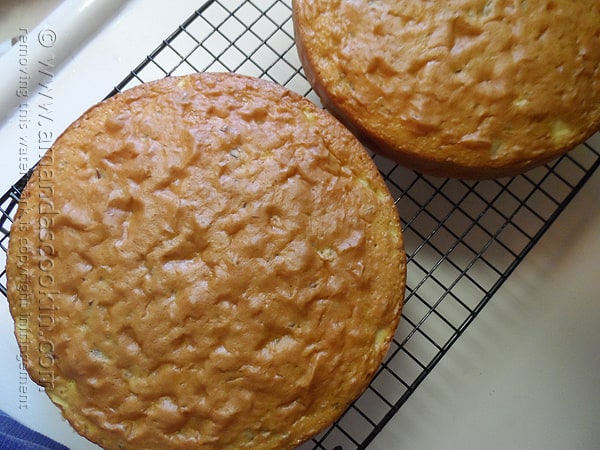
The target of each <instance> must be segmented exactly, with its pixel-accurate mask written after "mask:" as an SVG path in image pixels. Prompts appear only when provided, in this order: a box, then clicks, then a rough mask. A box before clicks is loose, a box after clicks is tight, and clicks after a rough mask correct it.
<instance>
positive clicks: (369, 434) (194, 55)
mask: <svg viewBox="0 0 600 450" xmlns="http://www.w3.org/2000/svg"><path fill="white" fill-rule="evenodd" d="M202 71H231V72H238V73H243V74H247V75H252V76H258V77H262V78H267V79H270V80H272V81H274V82H277V83H279V84H282V85H284V86H286V87H288V88H290V89H291V90H293V91H296V92H298V93H300V94H302V95H304V96H306V97H307V98H309V99H311V100H313V101H314V102H316V103H319V99H318V97H317V96H316V95H315V93H314V92H313V91H312V90H311V89H310V85H309V84H308V82H307V81H306V79H305V77H304V76H303V72H302V68H301V64H300V61H299V58H298V55H297V52H296V48H295V44H294V34H293V25H292V19H291V1H290V0H248V1H242V2H240V1H238V0H214V1H210V0H209V1H206V2H204V3H203V4H202V6H201V7H200V8H199V9H197V10H196V11H194V13H193V14H192V15H191V16H190V17H189V18H188V19H187V20H186V21H185V22H183V23H182V24H181V25H180V26H179V27H178V28H177V29H176V30H175V31H174V32H173V33H172V34H171V35H170V36H168V37H167V38H166V39H165V40H164V41H162V42H161V43H160V45H159V46H158V47H157V48H156V50H154V51H153V52H152V53H151V54H150V55H148V56H147V57H146V58H145V59H144V60H143V61H142V62H141V63H140V64H139V65H138V66H137V67H136V68H135V69H134V70H132V71H131V73H130V74H129V75H128V76H127V77H126V78H125V79H124V80H123V81H122V82H121V83H120V84H119V85H117V86H116V87H115V89H114V90H113V91H112V92H111V93H110V94H109V96H110V95H114V94H115V93H116V92H119V91H121V90H124V89H127V88H130V87H133V86H135V85H136V84H140V83H143V82H147V81H151V80H155V79H158V78H161V77H164V76H169V75H182V74H187V73H192V72H202ZM373 158H374V161H375V163H376V164H377V166H378V167H379V169H380V172H381V174H382V175H383V177H384V179H385V181H386V183H387V185H388V187H389V189H390V192H391V193H392V195H393V197H394V199H395V202H396V205H397V207H398V209H399V212H400V215H401V218H402V220H403V223H404V226H403V230H404V239H405V246H406V251H407V255H408V280H407V292H406V299H405V305H404V309H403V314H402V320H401V323H400V326H399V328H398V331H397V333H396V336H395V339H394V341H393V343H392V346H391V349H390V351H389V353H388V355H387V356H386V359H385V361H384V363H383V364H382V365H381V367H380V368H379V370H378V371H377V373H376V374H375V377H374V378H373V381H372V382H371V384H370V386H369V387H368V388H367V390H366V391H365V392H364V393H363V395H362V396H361V397H360V398H359V399H357V400H356V401H355V402H354V403H353V404H352V405H351V406H350V407H349V408H348V410H347V411H346V412H345V413H344V415H343V416H342V417H341V418H340V419H339V420H338V421H337V422H336V423H335V424H334V425H332V426H331V427H329V428H328V429H327V430H325V431H324V432H322V433H320V434H319V435H318V436H317V437H316V438H314V439H313V440H312V441H310V442H307V443H305V444H304V445H302V446H301V447H300V448H301V449H303V450H308V449H325V450H342V449H343V450H348V449H354V448H366V447H367V446H368V445H369V443H371V442H372V441H373V439H374V438H375V436H377V434H378V433H379V432H380V431H381V430H382V429H383V428H384V427H385V425H386V424H387V423H388V421H389V420H390V419H391V417H392V416H393V415H394V414H395V413H396V412H397V411H398V410H399V409H400V408H401V407H402V405H403V404H404V403H405V402H406V400H407V399H408V398H409V397H410V395H411V394H412V393H413V392H414V391H415V390H416V389H417V387H418V386H419V384H420V383H421V382H422V381H423V380H424V379H425V377H426V376H427V375H428V374H429V373H430V372H431V371H432V370H433V369H434V367H435V365H436V364H437V363H438V362H439V361H440V360H441V358H442V357H443V356H444V355H445V354H446V352H447V351H448V350H449V348H450V347H451V346H452V344H453V343H454V342H455V341H456V340H457V339H458V338H459V337H460V336H461V335H462V333H463V332H464V331H465V330H466V328H467V327H468V326H469V324H470V323H471V322H472V321H473V320H474V319H475V317H476V316H477V315H478V313H479V312H480V311H481V310H482V309H483V308H484V306H485V305H486V304H487V302H488V301H489V300H490V299H491V298H492V296H493V295H494V293H495V292H496V291H497V290H498V288H499V287H500V286H501V285H502V283H503V282H504V281H505V280H506V279H507V278H508V277H509V275H510V274H511V273H512V272H513V271H514V270H515V268H516V267H517V266H518V264H519V263H520V262H521V261H522V260H523V258H524V257H525V255H526V254H527V253H528V252H529V251H530V250H531V248H532V247H533V246H534V245H535V244H536V243H537V242H538V240H539V239H540V237H541V236H542V235H543V234H544V232H545V231H546V230H547V229H548V227H549V226H550V225H551V224H552V223H553V221H554V220H555V219H556V217H558V215H559V214H560V213H561V211H563V209H564V208H565V207H566V205H567V204H568V203H569V202H570V201H571V199H572V198H573V197H574V196H575V195H576V193H577V192H578V191H579V190H580V189H581V187H582V186H583V185H584V184H585V183H586V181H587V180H588V179H589V178H590V177H591V176H592V175H593V173H594V172H595V170H596V169H597V168H598V165H599V164H600V136H599V135H598V134H596V135H595V136H593V137H592V138H591V139H589V140H588V141H587V142H585V143H583V144H581V145H579V146H578V147H577V148H575V149H574V150H572V151H571V152H570V153H568V154H567V155H565V156H563V157H562V158H560V159H558V160H556V161H554V162H552V163H550V164H547V165H546V166H543V167H539V168H537V169H534V170H532V171H530V172H528V173H526V174H524V175H521V176H518V177H514V178H504V179H497V180H488V181H480V182H471V181H462V180H450V179H441V178H434V177H427V176H423V175H421V174H418V173H415V172H412V171H410V170H407V169H404V168H402V167H400V166H397V165H395V164H393V163H392V162H390V161H389V160H387V159H385V158H382V157H380V156H376V155H373ZM27 179H28V176H27V175H26V176H24V177H23V178H22V179H21V180H19V181H18V182H17V183H16V184H15V185H14V186H13V187H12V188H11V189H10V190H9V191H8V192H6V193H5V194H4V195H2V196H1V197H0V248H1V249H2V251H4V252H6V250H7V244H8V239H9V231H10V223H11V221H12V219H13V217H14V213H15V211H16V206H17V204H18V201H19V197H20V193H21V191H22V189H23V187H24V186H25V184H26V182H27ZM5 286H6V274H5V272H0V291H1V292H2V293H3V294H4V295H6V287H5Z"/></svg>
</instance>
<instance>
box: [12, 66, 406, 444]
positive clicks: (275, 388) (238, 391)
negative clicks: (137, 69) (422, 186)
mask: <svg viewBox="0 0 600 450" xmlns="http://www.w3.org/2000/svg"><path fill="white" fill-rule="evenodd" d="M405 264H406V262H405V254H404V250H403V242H402V236H401V229H400V225H399V219H398V215H397V210H396V208H395V205H394V202H393V200H392V198H391V196H390V194H389V192H388V191H387V188H386V186H385V184H384V182H383V179H382V178H381V176H380V175H379V172H378V171H377V169H376V167H375V165H374V164H373V162H372V160H371V159H370V157H369V156H368V154H367V153H366V151H365V150H364V148H363V147H362V145H361V144H360V143H359V142H358V140H356V138H355V137H354V136H353V135H352V134H351V133H350V132H349V131H348V130H346V129H345V128H344V127H343V126H342V125H341V124H339V122H337V121H336V120H335V119H334V118H333V117H332V116H331V115H329V114H328V113H327V112H325V111H324V110H321V109H319V108H318V107H317V106H316V105H314V104H313V103H311V102H309V101H308V100H306V99H304V98H302V97H300V96H299V95H297V94H294V93H292V92H290V91H288V90H286V89H285V88H283V87H282V86H279V85H276V84H274V83H271V82H268V81H264V80H259V79H254V78H249V77H245V76H240V75H233V74H225V73H223V74H217V73H213V74H209V73H206V74H195V75H189V76H184V77H173V78H165V79H162V80H160V81H156V82H152V83H149V84H144V85H140V86H137V87H134V88H132V89H130V90H127V91H125V92H123V93H120V94H117V95H115V96H114V97H112V98H110V99H109V100H106V101H104V102H102V103H100V104H98V105H96V106H94V107H93V108H91V109H90V110H89V111H87V112H86V113H85V114H84V115H83V116H82V117H81V118H79V119H78V120H77V121H76V122H74V123H73V124H72V125H71V126H70V127H69V128H68V129H67V130H66V131H65V132H64V134H62V136H60V138H59V139H58V140H57V141H56V143H55V144H54V145H53V147H52V148H51V150H50V151H49V152H48V154H46V156H45V157H44V158H43V159H42V161H41V162H40V164H39V165H38V166H37V168H36V170H35V172H34V174H33V176H32V177H31V179H30V181H29V183H28V185H27V187H26V189H25V191H24V192H23V195H22V199H21V203H20V206H19V210H18V213H17V217H16V220H15V222H14V224H13V226H12V229H11V236H10V245H9V258H8V267H7V277H8V298H9V303H10V309H11V313H12V315H13V317H14V319H15V332H16V336H17V339H18V342H19V345H20V348H21V351H22V353H23V356H24V360H25V361H26V365H27V369H28V371H29V373H30V375H31V377H32V378H33V380H34V381H36V382H37V383H39V384H41V385H42V386H44V387H45V388H46V391H47V393H48V395H49V396H50V398H51V399H52V401H53V402H54V403H56V404H57V405H58V406H59V407H60V408H61V409H62V412H63V414H64V416H65V417H66V418H67V419H68V420H69V422H70V423H71V424H72V425H73V427H74V428H75V429H76V430H77V431H78V432H79V433H80V434H82V435H83V436H85V437H87V438H88V439H90V440H91V441H93V442H96V443H98V444H99V445H101V446H103V447H105V448H107V449H171V448H173V449H217V448H218V449H241V448H253V449H279V450H280V449H286V448H293V447H295V446H296V445H298V444H299V443H300V442H302V441H304V440H306V439H308V438H310V437H311V436H313V435H314V434H316V433H317V432H319V431H320V430H322V429H323V428H324V427H326V426H327V425H328V424H330V423H331V422H332V421H333V420H334V419H336V418H337V417H338V416H339V415H340V414H341V413H342V412H343V411H344V409H345V408H346V407H347V406H348V404H349V403H350V402H351V401H352V400H353V399H355V398H356V397H357V396H358V395H359V394H360V393H361V392H362V391H363V390H364V389H365V388H366V386H367V384H368V382H369V381H370V379H371V378H372V375H373V374H374V372H375V371H376V369H377V368H378V366H379V364H380V362H381V361H382V359H383V358H384V356H385V353H386V351H387V349H388V346H389V344H390V342H391V340H392V338H393V335H394V332H395V329H396V326H397V323H398V320H399V316H400V310H401V306H402V301H403V296H404V288H405V270H406V265H405Z"/></svg>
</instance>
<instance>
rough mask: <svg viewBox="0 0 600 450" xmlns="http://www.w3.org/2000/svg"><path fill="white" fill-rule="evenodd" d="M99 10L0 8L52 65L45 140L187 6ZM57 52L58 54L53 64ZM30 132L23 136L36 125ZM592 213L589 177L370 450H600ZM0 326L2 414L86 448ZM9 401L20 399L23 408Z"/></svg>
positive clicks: (2, 100)
mask: <svg viewBox="0 0 600 450" xmlns="http://www.w3.org/2000/svg"><path fill="white" fill-rule="evenodd" d="M101 1H102V0H88V1H83V0H66V1H65V2H62V6H61V7H62V8H66V7H69V8H71V9H70V11H71V12H72V13H73V11H74V10H75V9H77V8H79V9H81V11H80V13H81V14H82V15H85V14H90V12H92V13H93V15H94V17H96V18H98V17H100V16H99V14H102V15H103V16H102V18H103V19H102V20H99V19H98V20H99V22H98V23H95V22H94V20H91V21H89V23H93V25H94V26H93V27H88V29H81V28H80V29H74V28H73V27H72V26H70V25H69V24H64V23H61V18H60V17H59V18H56V17H54V16H51V17H54V19H53V20H54V22H44V23H43V24H42V25H41V26H40V27H38V28H37V29H36V28H35V26H36V24H37V23H38V22H39V20H41V19H42V18H43V17H46V15H47V14H48V13H49V12H50V11H51V10H52V8H54V7H56V6H57V5H59V4H61V2H60V1H57V0H53V1H45V2H42V1H37V2H36V1H32V0H29V1H25V2H16V1H13V2H3V3H0V42H1V41H3V40H5V39H8V38H10V37H14V36H17V35H19V34H20V32H19V28H27V29H28V30H29V32H30V34H29V42H28V52H29V53H28V55H29V56H30V59H31V61H29V70H30V71H31V72H33V71H34V70H36V68H39V67H38V66H36V64H38V63H36V62H35V61H33V56H35V57H36V58H38V59H39V58H42V59H43V58H50V57H51V56H52V55H54V56H57V55H58V56H60V59H63V61H60V62H58V61H57V64H56V65H55V67H54V68H53V69H52V79H51V80H46V81H51V85H50V87H51V89H52V91H51V92H50V91H46V92H45V93H46V94H47V95H49V96H50V97H51V99H52V104H51V121H46V122H44V123H43V124H42V125H40V126H41V127H43V131H45V132H49V133H52V134H53V135H55V136H57V135H58V133H60V131H61V130H62V129H64V128H65V127H66V126H67V125H68V124H69V123H70V122H71V121H72V120H74V119H75V118H76V117H77V116H78V115H79V114H80V113H81V112H82V111H83V110H85V109H87V108H88V107H89V106H90V105H91V104H93V103H95V102H97V101H99V100H101V99H102V98H103V97H104V96H105V95H106V94H107V93H108V92H109V91H110V90H111V89H112V87H113V86H114V85H115V84H117V83H118V82H119V81H120V80H121V79H123V77H124V76H125V75H126V74H127V73H128V72H129V70H131V69H132V68H133V67H135V66H136V65H137V64H138V63H139V62H140V61H141V60H142V58H143V57H145V55H146V54H148V53H149V52H150V51H152V50H153V49H154V48H155V47H156V46H157V45H158V43H159V42H160V41H161V40H162V39H164V38H165V37H166V36H168V35H169V34H170V33H171V32H172V31H173V30H174V29H175V27H176V26H177V25H179V24H180V23H181V22H182V21H183V20H184V19H185V18H187V16H188V15H189V14H190V12H191V10H192V9H193V6H190V4H191V2H189V1H184V0H174V1H171V2H169V4H168V7H166V6H165V2H164V1H159V0H146V1H143V2H142V1H141V0H130V1H128V2H115V1H114V0H113V1H109V0H104V1H105V2H106V4H111V5H116V4H117V3H122V5H121V6H120V9H118V11H117V12H116V13H114V14H112V12H111V11H107V8H106V6H104V7H102V6H98V5H99V3H101ZM19 8H22V9H19ZM23 8H24V9H23ZM85 8H88V9H87V10H85ZM94 8H98V9H97V10H94ZM64 11H67V10H66V9H63V12H64ZM73 14H74V13H73ZM61 17H62V18H63V19H64V18H65V17H66V15H65V14H62V16H61ZM44 29H50V30H52V31H54V33H55V34H56V36H55V37H56V42H55V43H53V46H50V47H49V48H45V49H40V48H37V49H36V48H35V47H36V39H37V36H38V34H37V33H38V32H39V31H40V30H44ZM86 34H87V35H89V39H88V40H87V41H84V39H82V35H83V36H84V37H85V35H86ZM42 38H43V36H42ZM61 45H65V46H67V47H68V52H65V54H64V55H63V54H61V50H60V48H61V47H60V46H61ZM42 50H43V51H42ZM35 52H38V53H35ZM13 53H14V52H13ZM14 57H15V55H12V58H13V59H11V55H10V54H6V55H4V57H0V79H2V80H9V81H10V80H11V79H12V82H13V83H18V77H19V73H18V71H19V67H20V66H19V61H18V55H17V59H15V58H14ZM57 59H58V58H57ZM11 77H12V78H11ZM42 81H44V80H42ZM6 86H7V85H6V84H4V90H2V89H3V87H2V86H0V92H3V93H4V94H3V97H0V109H2V108H4V109H5V110H6V108H7V105H8V104H10V103H11V102H12V103H13V105H12V106H14V107H18V103H19V102H17V101H15V98H14V95H15V94H14V89H7V87H6ZM8 87H9V88H10V86H8ZM7 92H8V94H7ZM9 97H10V98H9ZM20 100H23V99H20ZM26 101H27V102H28V103H29V104H30V106H32V107H38V108H39V104H40V103H41V100H40V96H39V95H38V94H36V93H35V92H34V91H33V89H32V90H31V92H29V96H28V97H27V99H26ZM15 111H16V110H13V112H12V113H9V114H5V113H3V111H0V114H3V116H2V117H3V118H4V119H2V118H0V127H1V128H0V192H4V191H6V189H7V188H8V187H9V186H10V185H11V184H12V183H14V182H15V181H16V179H17V178H18V173H19V171H20V168H19V155H18V153H19V152H18V148H19V139H20V138H21V137H22V136H23V135H24V132H23V131H22V130H19V118H18V114H16V113H15ZM29 119H30V122H29V124H30V125H32V126H31V127H30V132H32V131H33V130H34V129H35V128H36V126H35V123H34V122H35V120H36V119H35V115H33V114H32V115H31V116H30V117H29ZM40 126H38V129H39V127H40ZM25 135H26V133H25ZM27 136H28V135H27ZM28 139H30V141H29V145H28V149H27V150H28V151H27V155H26V156H27V157H28V159H29V162H34V160H35V159H37V157H38V153H39V148H37V147H38V146H37V144H36V143H35V136H28ZM22 156H23V155H22ZM21 162H23V161H21ZM599 211H600V174H596V175H595V176H594V177H593V178H592V179H591V180H590V182H588V184H587V185H586V186H585V187H584V189H583V190H582V191H581V192H580V193H579V194H578V195H577V196H576V198H575V199H574V201H573V202H572V203H571V204H570V205H569V207H568V208H567V209H566V210H565V211H564V213H563V214H562V215H561V216H560V217H559V219H558V220H557V221H556V222H555V224H554V225H553V226H552V227H551V228H550V230H549V231H548V232H547V233H546V235H545V236H544V237H543V238H542V240H541V241H540V242H539V243H538V244H537V245H536V246H535V248H534V249H533V251H532V252H531V253H530V254H529V255H528V256H527V257H526V258H525V260H524V261H523V262H522V263H521V264H520V266H519V267H518V268H517V270H516V271H515V273H513V274H512V275H511V276H510V278H509V279H508V281H507V282H506V283H505V284H504V285H503V287H502V288H501V289H500V291H499V292H498V293H497V294H496V295H495V296H494V298H493V299H492V300H491V301H490V303H489V304H488V305H487V306H486V307H485V308H484V310H483V312H482V313H481V314H480V316H479V317H478V318H477V319H476V320H475V322H474V323H473V324H472V325H471V326H470V327H469V328H468V330H467V332H466V333H465V334H464V335H463V336H462V337H461V338H460V339H459V340H458V342H457V343H456V344H455V345H454V347H453V348H452V349H451V350H450V352H449V353H448V354H447V355H446V356H445V357H444V358H443V359H442V361H441V362H440V364H439V365H438V366H437V367H436V368H435V370H434V371H433V373H432V374H430V375H429V376H428V377H427V378H426V380H425V381H424V382H423V384H422V385H421V386H420V387H419V388H418V389H417V391H416V393H415V394H413V395H412V397H411V398H410V399H409V400H408V402H407V403H406V404H405V405H404V406H403V407H402V408H401V409H400V411H399V412H398V414H397V415H396V416H395V417H394V418H393V419H392V421H391V422H390V423H389V424H388V426H387V427H386V428H385V430H384V431H383V432H382V433H381V434H380V435H379V436H378V437H377V439H376V440H375V441H374V442H373V444H372V445H371V446H370V447H369V448H370V449H375V450H390V449H417V450H420V449H444V450H448V449H457V450H458V449H465V450H468V449H474V450H475V449H490V450H491V449H498V450H500V449H502V450H506V449H544V450H552V449H556V450H562V449H582V450H583V449H585V450H594V449H600V388H599V386H600V351H599V346H600V326H599V325H598V322H599V321H600V294H599V290H598V287H597V285H596V282H597V281H598V277H599V276H600V270H599V268H600V212H599ZM0 264H1V265H3V264H4V261H3V260H0ZM0 322H1V325H0V341H1V342H2V345H1V346H0V361H1V367H2V370H1V371H0V409H3V410H4V411H6V412H7V413H9V414H12V415H14V416H15V417H17V418H18V419H19V420H21V421H22V422H24V423H25V424H27V425H29V426H31V427H33V428H34V429H37V430H39V431H41V432H43V433H45V434H47V435H49V436H51V437H53V438H54V439H56V440H58V441H60V442H63V443H64V444H66V445H68V446H69V447H70V448H72V449H74V450H85V449H93V448H97V447H95V446H93V445H92V444H90V443H89V442H87V441H86V440H84V439H83V438H80V437H79V436H77V435H76V434H75V433H74V432H73V431H72V430H71V428H70V426H69V425H68V424H67V423H66V422H65V421H64V420H62V419H61V417H60V414H59V413H58V410H57V408H55V407H54V406H53V405H52V404H51V403H50V401H49V400H48V399H47V398H46V396H45V394H44V393H40V392H38V389H37V387H36V385H34V384H33V383H32V382H30V381H26V380H24V378H23V372H22V369H21V368H20V366H19V361H18V349H17V345H16V342H15V340H14V336H13V334H12V320H11V319H10V316H9V314H8V308H7V306H6V302H5V301H1V300H0ZM20 389H21V390H24V389H27V395H26V396H25V397H26V398H24V396H23V395H20V394H19V390H20ZM0 444H1V443H0ZM0 446H1V445H0Z"/></svg>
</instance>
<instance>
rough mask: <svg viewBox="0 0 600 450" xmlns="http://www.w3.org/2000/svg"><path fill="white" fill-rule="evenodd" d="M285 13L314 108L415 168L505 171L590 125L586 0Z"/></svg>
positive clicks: (598, 105)
mask: <svg viewBox="0 0 600 450" xmlns="http://www.w3.org/2000/svg"><path fill="white" fill-rule="evenodd" d="M293 18H294V27H295V33H296V41H297V46H298V50H299V54H300V58H301V60H302V63H303V66H304V69H305V72H306V75H307V77H308V79H309V81H310V83H311V85H312V86H313V88H314V89H315V91H316V92H317V93H318V94H319V96H320V97H321V100H322V101H323V103H324V105H325V106H326V107H328V108H329V109H330V110H331V111H332V112H333V113H334V114H335V115H337V116H338V117H339V118H340V119H341V120H342V121H343V122H344V123H346V125H347V126H348V127H349V128H351V129H352V130H353V131H354V132H355V133H356V134H357V135H358V136H359V137H360V138H361V139H362V140H363V142H365V143H366V144H367V145H368V146H370V147H371V148H372V149H373V150H375V151H379V152H381V153H383V154H384V155H386V156H388V157H390V158H392V159H394V160H396V161H397V162H399V163H401V164H403V165H406V166H408V167H410V168H413V169H416V170H418V171H422V172H425V173H430V174H434V175H440V176H448V177H461V178H492V177H499V176H504V175H514V174H517V173H520V172H523V171H525V170H527V169H530V168H532V167H535V166H537V165H540V164H543V163H545V162H548V161H549V160H551V159H553V158H555V157H557V156H558V155H560V154H562V153H565V152H566V151H568V150H569V149H571V148H572V147H574V146H575V145H576V144H578V143H580V142H582V141H583V140H585V139H586V138H587V137H589V136H590V135H591V134H593V133H594V132H595V131H596V130H598V129H599V128H600V3H599V2H598V1H597V0H583V1H577V2H573V1H570V0H541V1H530V0H529V1H528V0H510V1H509V0H448V1H421V0H402V1H397V0H377V1H371V0H293Z"/></svg>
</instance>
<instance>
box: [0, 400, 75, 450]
mask: <svg viewBox="0 0 600 450" xmlns="http://www.w3.org/2000/svg"><path fill="white" fill-rule="evenodd" d="M0 450H69V449H68V447H65V446H64V445H62V444H59V443H58V442H56V441H53V440H52V439H50V438H48V437H46V436H44V435H43V434H40V433H38V432H37V431H33V430H32V429H31V428H28V427H26V426H25V425H23V424H22V423H19V422H17V421H16V420H15V419H13V418H12V417H10V416H9V415H8V414H6V413H5V412H4V411H2V410H0Z"/></svg>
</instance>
